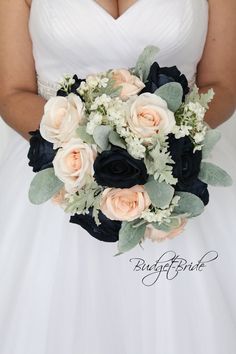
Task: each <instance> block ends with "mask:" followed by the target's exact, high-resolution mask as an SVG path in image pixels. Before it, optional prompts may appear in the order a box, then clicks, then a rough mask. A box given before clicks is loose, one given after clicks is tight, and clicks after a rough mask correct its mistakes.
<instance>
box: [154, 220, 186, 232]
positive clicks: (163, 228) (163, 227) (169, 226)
mask: <svg viewBox="0 0 236 354" xmlns="http://www.w3.org/2000/svg"><path fill="white" fill-rule="evenodd" d="M179 225H180V222H179V218H172V219H171V221H170V222H169V223H167V222H166V223H162V224H159V223H158V222H153V223H152V226H153V227H155V229H157V230H161V231H164V232H170V231H171V230H173V229H176V228H177V227H179Z"/></svg>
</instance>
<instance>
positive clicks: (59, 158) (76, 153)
mask: <svg viewBox="0 0 236 354" xmlns="http://www.w3.org/2000/svg"><path fill="white" fill-rule="evenodd" d="M95 158H96V151H95V148H94V147H93V146H89V145H88V144H86V143H84V142H83V141H82V140H81V139H77V138H72V139H71V140H70V141H69V142H68V143H67V144H65V145H64V146H63V147H62V148H61V149H59V150H58V152H57V154H56V157H55V159H54V160H53V166H54V169H55V175H56V176H57V177H58V178H59V179H60V180H61V181H62V182H64V183H65V190H66V191H67V192H69V193H71V192H74V191H76V190H77V189H80V188H81V187H83V186H84V185H85V183H86V178H87V176H93V173H94V171H93V163H94V160H95Z"/></svg>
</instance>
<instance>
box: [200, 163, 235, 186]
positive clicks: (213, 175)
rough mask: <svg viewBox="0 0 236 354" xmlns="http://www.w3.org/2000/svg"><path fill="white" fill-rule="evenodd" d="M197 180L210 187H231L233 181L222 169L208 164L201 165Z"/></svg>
mask: <svg viewBox="0 0 236 354" xmlns="http://www.w3.org/2000/svg"><path fill="white" fill-rule="evenodd" d="M198 178H199V179H200V180H201V181H202V182H205V183H207V184H210V185H212V186H223V187H228V186H231V185H232V183H233V181H232V178H231V177H230V175H229V174H228V173H227V172H226V171H224V170H223V169H222V168H220V167H218V166H216V165H214V164H213V163H210V162H204V161H202V163H201V170H200V173H199V175H198Z"/></svg>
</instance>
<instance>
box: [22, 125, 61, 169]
mask: <svg viewBox="0 0 236 354" xmlns="http://www.w3.org/2000/svg"><path fill="white" fill-rule="evenodd" d="M29 134H30V135H31V138H30V148H29V152H28V155H27V157H28V159H29V166H30V167H33V172H39V171H42V170H45V169H46V168H49V167H52V166H53V165H52V161H53V159H54V157H55V155H56V153H57V150H54V149H53V144H52V143H50V142H49V141H47V140H45V139H44V138H43V137H42V136H41V134H40V131H39V130H36V131H34V132H29Z"/></svg>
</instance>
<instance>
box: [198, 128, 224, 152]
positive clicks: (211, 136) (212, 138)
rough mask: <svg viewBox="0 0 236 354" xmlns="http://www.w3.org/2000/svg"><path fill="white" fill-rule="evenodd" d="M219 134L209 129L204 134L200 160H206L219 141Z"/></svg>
mask: <svg viewBox="0 0 236 354" xmlns="http://www.w3.org/2000/svg"><path fill="white" fill-rule="evenodd" d="M220 136H221V133H220V132H219V131H218V130H216V129H209V130H207V132H206V135H205V139H204V145H203V148H202V158H203V159H206V158H207V157H209V155H210V153H211V151H212V149H213V148H214V146H215V144H216V143H217V142H218V141H219V140H220Z"/></svg>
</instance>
